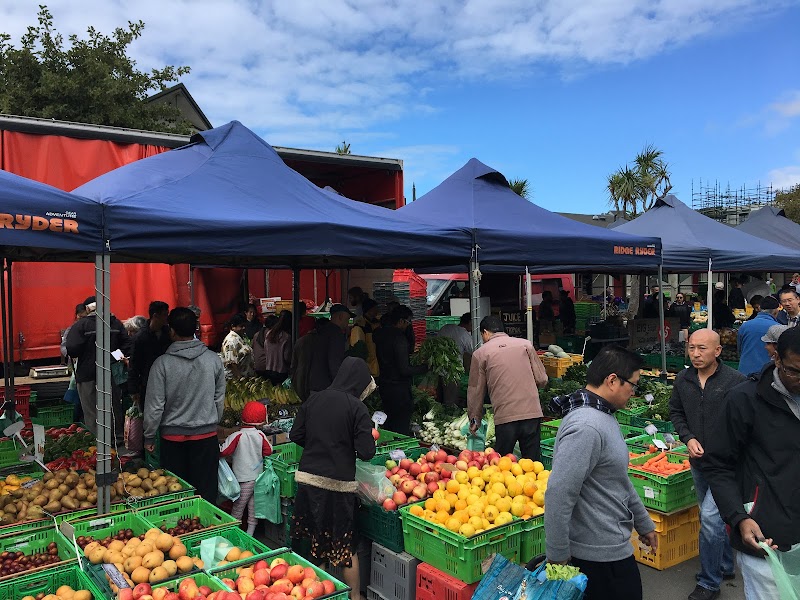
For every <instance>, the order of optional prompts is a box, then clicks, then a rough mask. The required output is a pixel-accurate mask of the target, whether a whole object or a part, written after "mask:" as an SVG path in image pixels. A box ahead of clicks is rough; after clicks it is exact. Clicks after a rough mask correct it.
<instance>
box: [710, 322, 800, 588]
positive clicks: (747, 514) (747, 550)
mask: <svg viewBox="0 0 800 600" xmlns="http://www.w3.org/2000/svg"><path fill="white" fill-rule="evenodd" d="M726 400H727V401H726V405H725V411H724V413H723V415H722V420H721V421H720V422H719V423H718V426H717V428H716V429H715V435H714V436H713V437H712V438H711V440H710V441H709V444H708V447H707V451H706V455H707V458H706V462H707V465H706V467H705V475H706V477H707V478H708V480H709V483H710V484H711V489H712V491H713V492H714V498H715V499H716V501H717V505H718V506H719V511H720V515H722V518H723V519H724V520H725V522H726V523H727V524H728V525H730V536H731V544H732V545H733V547H734V548H735V549H736V550H738V551H739V552H738V555H737V562H738V564H739V568H740V569H741V572H742V578H743V579H744V591H745V597H746V598H747V599H748V600H751V599H755V598H778V597H779V594H778V589H777V587H776V585H775V578H774V576H773V574H772V570H771V569H770V567H769V565H768V564H767V561H766V560H764V558H763V557H764V551H763V550H762V548H761V547H760V546H759V542H764V543H766V544H767V545H769V546H772V548H773V549H776V550H778V551H779V552H785V551H787V550H789V549H790V548H791V547H792V546H794V545H795V544H798V543H800V501H798V500H799V499H800V496H798V493H799V492H798V490H800V487H798V485H799V484H798V482H800V460H798V456H800V328H796V327H795V328H792V329H788V330H787V331H785V332H783V333H782V334H781V336H780V337H779V338H778V356H777V357H776V358H775V364H774V365H773V364H772V363H770V364H769V365H767V366H766V367H764V370H763V371H761V373H760V374H758V375H755V376H751V377H750V378H748V379H747V381H745V382H744V383H743V384H741V385H738V386H736V387H735V388H733V389H732V390H730V392H729V393H728V395H727V398H726Z"/></svg>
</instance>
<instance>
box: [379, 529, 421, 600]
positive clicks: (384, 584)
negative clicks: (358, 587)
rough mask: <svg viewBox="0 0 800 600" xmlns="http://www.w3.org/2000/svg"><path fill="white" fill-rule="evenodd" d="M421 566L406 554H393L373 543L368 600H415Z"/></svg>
mask: <svg viewBox="0 0 800 600" xmlns="http://www.w3.org/2000/svg"><path fill="white" fill-rule="evenodd" d="M419 564H420V561H419V560H417V559H416V558H414V557H413V556H411V555H410V554H407V553H406V552H393V551H392V550H389V549H388V548H385V547H383V546H381V545H380V544H375V543H373V544H372V561H371V563H370V577H369V587H368V588H367V598H369V599H374V600H414V598H415V597H416V587H417V585H416V584H417V566H418V565H419Z"/></svg>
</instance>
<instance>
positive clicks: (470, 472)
mask: <svg viewBox="0 0 800 600" xmlns="http://www.w3.org/2000/svg"><path fill="white" fill-rule="evenodd" d="M480 476H481V470H480V469H479V468H478V467H470V468H469V469H467V477H469V478H470V479H475V478H476V477H480Z"/></svg>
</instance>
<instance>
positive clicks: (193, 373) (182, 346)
mask: <svg viewBox="0 0 800 600" xmlns="http://www.w3.org/2000/svg"><path fill="white" fill-rule="evenodd" d="M146 405H147V410H146V411H145V415H144V443H145V444H153V443H155V438H156V435H157V433H158V430H159V428H161V435H201V434H206V433H212V432H216V431H217V424H218V423H219V421H220V419H222V410H223V408H224V406H225V370H224V369H223V367H222V361H221V360H220V358H219V355H218V354H217V353H216V352H212V351H211V350H209V349H208V348H206V346H205V344H203V342H200V341H198V340H189V341H186V342H173V343H172V345H170V347H169V348H168V349H167V352H166V354H164V355H162V356H159V357H158V358H157V359H156V361H155V362H154V363H153V367H152V369H150V376H149V378H148V380H147V400H146Z"/></svg>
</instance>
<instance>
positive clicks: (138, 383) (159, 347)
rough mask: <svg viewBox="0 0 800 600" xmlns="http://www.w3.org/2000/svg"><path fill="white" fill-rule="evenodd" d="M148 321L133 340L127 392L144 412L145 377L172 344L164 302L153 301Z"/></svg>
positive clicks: (167, 310)
mask: <svg viewBox="0 0 800 600" xmlns="http://www.w3.org/2000/svg"><path fill="white" fill-rule="evenodd" d="M148 314H149V315H150V320H149V321H148V322H147V327H144V328H142V329H141V330H139V333H137V334H136V337H134V338H133V352H132V354H131V360H130V371H129V372H128V390H129V391H130V394H131V399H132V400H133V401H134V402H136V403H137V404H138V405H139V407H140V408H141V409H142V410H144V404H145V402H146V398H145V392H146V391H147V377H148V376H149V375H150V368H151V367H152V366H153V363H154V362H155V361H156V359H157V358H158V357H159V356H161V355H162V354H164V353H165V352H166V351H167V348H169V345H170V344H171V343H172V339H171V338H170V335H169V326H168V325H167V319H168V317H169V306H168V305H167V303H166V302H161V301H159V300H154V301H153V302H151V303H150V308H149V309H148Z"/></svg>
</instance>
